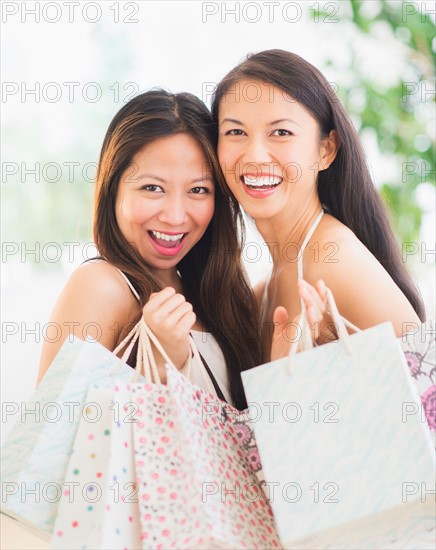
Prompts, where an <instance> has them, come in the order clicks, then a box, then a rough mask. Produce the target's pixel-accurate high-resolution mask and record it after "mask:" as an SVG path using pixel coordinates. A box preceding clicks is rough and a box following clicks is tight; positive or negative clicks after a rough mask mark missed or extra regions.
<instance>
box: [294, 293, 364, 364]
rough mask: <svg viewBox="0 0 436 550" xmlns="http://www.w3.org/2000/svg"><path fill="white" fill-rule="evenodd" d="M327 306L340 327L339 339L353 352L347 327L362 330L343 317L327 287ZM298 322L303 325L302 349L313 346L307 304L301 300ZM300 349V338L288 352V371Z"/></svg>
mask: <svg viewBox="0 0 436 550" xmlns="http://www.w3.org/2000/svg"><path fill="white" fill-rule="evenodd" d="M326 290H327V308H328V311H329V313H330V315H331V316H332V319H333V323H334V324H335V325H336V327H337V329H338V339H339V340H340V341H341V342H342V343H343V344H344V346H345V349H346V350H347V351H348V352H349V353H350V354H351V353H352V349H351V344H350V335H349V334H348V332H347V329H346V327H348V328H350V329H351V330H354V331H355V332H360V329H359V328H358V327H356V325H353V323H350V321H348V320H347V319H345V317H342V315H340V313H339V311H338V307H337V305H336V302H335V299H334V297H333V293H332V291H331V290H330V289H329V288H327V289H326ZM298 324H299V325H300V326H301V331H302V335H301V351H305V350H307V349H311V348H313V341H312V334H311V332H310V326H309V321H308V319H307V310H306V306H305V304H304V302H303V300H302V301H301V314H300V317H299V319H298ZM297 349H298V340H297V341H295V342H292V344H291V348H290V350H289V354H288V372H290V369H291V364H292V359H293V357H294V355H295V354H296V353H297Z"/></svg>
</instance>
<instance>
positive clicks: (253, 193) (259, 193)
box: [242, 183, 281, 199]
mask: <svg viewBox="0 0 436 550" xmlns="http://www.w3.org/2000/svg"><path fill="white" fill-rule="evenodd" d="M280 186H281V183H279V184H278V185H276V186H275V187H270V188H265V189H253V188H252V187H248V185H245V183H242V187H243V188H244V191H245V192H246V193H247V195H250V197H253V198H255V199H264V198H266V197H269V196H271V195H273V194H274V193H275V192H276V191H277V189H278V188H279V187H280Z"/></svg>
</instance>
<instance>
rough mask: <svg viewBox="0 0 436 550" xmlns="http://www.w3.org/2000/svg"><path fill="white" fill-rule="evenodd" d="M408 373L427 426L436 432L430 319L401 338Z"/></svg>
mask: <svg viewBox="0 0 436 550" xmlns="http://www.w3.org/2000/svg"><path fill="white" fill-rule="evenodd" d="M401 346H402V348H403V351H404V354H405V356H406V360H407V364H408V366H409V370H410V374H411V376H412V378H413V380H414V382H415V384H416V386H417V388H418V392H419V395H420V396H421V401H422V406H423V408H424V413H425V418H426V420H427V424H428V427H429V428H430V430H431V431H432V432H436V354H435V348H436V326H435V320H430V321H427V322H426V323H424V324H423V325H421V326H420V327H415V328H414V329H413V330H412V331H411V332H410V333H409V334H407V335H406V336H403V338H401Z"/></svg>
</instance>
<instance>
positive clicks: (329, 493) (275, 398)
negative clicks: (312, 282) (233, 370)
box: [242, 291, 435, 549]
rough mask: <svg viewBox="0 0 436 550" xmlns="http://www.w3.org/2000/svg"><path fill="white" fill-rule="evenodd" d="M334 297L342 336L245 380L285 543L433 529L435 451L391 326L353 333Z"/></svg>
mask: <svg viewBox="0 0 436 550" xmlns="http://www.w3.org/2000/svg"><path fill="white" fill-rule="evenodd" d="M328 301H329V305H330V309H331V312H332V316H333V320H334V322H335V323H336V325H337V328H338V331H339V340H338V341H337V342H332V343H329V344H325V345H323V346H320V347H316V348H312V349H310V348H309V349H306V350H304V351H301V352H300V353H295V352H296V344H297V343H294V344H293V345H292V346H291V352H290V357H287V358H283V359H280V360H277V361H274V362H271V363H268V364H265V365H262V366H260V367H257V368H255V369H252V370H249V371H245V372H243V373H242V379H243V383H244V388H245V391H246V395H247V400H248V403H249V405H251V404H253V403H254V404H255V405H256V409H253V408H251V409H250V410H256V411H257V412H258V414H257V416H256V418H254V417H252V420H253V426H254V431H255V434H256V441H257V445H258V448H259V451H260V457H261V461H262V465H263V473H264V476H265V479H266V483H267V484H269V486H270V488H271V491H272V495H271V498H270V502H271V506H272V509H273V512H274V516H275V519H276V523H277V528H278V531H279V534H280V539H281V542H282V544H283V546H284V547H285V548H310V549H314V548H335V549H338V548H347V549H350V548H358V549H363V548H378V547H380V546H381V545H382V544H388V543H389V541H393V540H398V539H400V538H402V539H403V540H404V538H407V536H409V535H410V534H413V533H416V532H421V533H422V532H425V531H426V530H427V531H431V530H432V529H433V528H434V490H435V485H434V481H435V463H434V450H433V449H432V443H431V438H430V435H429V429H428V426H427V423H426V421H425V418H424V420H423V419H422V418H419V417H418V416H417V415H407V404H410V403H415V404H419V403H420V398H419V395H418V394H417V392H416V388H415V387H414V384H413V382H412V381H411V377H410V375H409V372H408V367H407V364H406V361H405V357H404V353H403V352H402V349H401V346H400V343H399V341H398V340H397V339H396V338H395V334H394V330H393V327H392V324H391V323H383V324H381V325H378V326H375V327H372V328H370V329H368V330H364V331H361V332H358V333H355V334H353V335H351V336H350V335H348V333H347V331H346V329H345V326H344V323H343V321H342V319H341V318H340V316H339V313H338V311H337V308H336V305H335V304H334V300H333V297H332V295H331V292H330V291H328ZM301 325H302V327H303V329H302V331H303V332H305V333H306V334H307V332H308V325H307V317H306V315H305V310H304V308H303V313H302V319H301ZM306 340H307V338H306ZM309 340H310V341H311V338H309ZM271 411H273V412H271ZM432 491H433V494H432Z"/></svg>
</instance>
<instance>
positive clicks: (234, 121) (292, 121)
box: [220, 118, 300, 126]
mask: <svg viewBox="0 0 436 550" xmlns="http://www.w3.org/2000/svg"><path fill="white" fill-rule="evenodd" d="M224 122H231V123H232V124H239V126H244V123H243V122H241V121H240V120H236V119H235V118H224V119H223V120H222V121H221V124H224ZM280 122H290V123H291V124H296V125H297V126H300V125H299V124H298V122H297V121H296V120H293V119H292V118H279V119H278V120H273V121H272V122H270V123H269V126H273V125H274V124H279V123H280ZM221 124H220V125H221Z"/></svg>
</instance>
